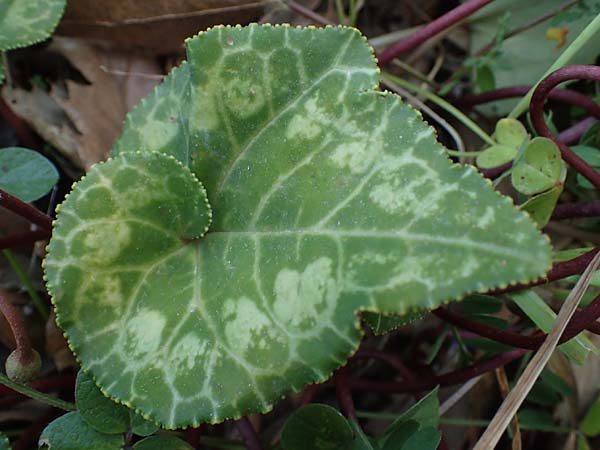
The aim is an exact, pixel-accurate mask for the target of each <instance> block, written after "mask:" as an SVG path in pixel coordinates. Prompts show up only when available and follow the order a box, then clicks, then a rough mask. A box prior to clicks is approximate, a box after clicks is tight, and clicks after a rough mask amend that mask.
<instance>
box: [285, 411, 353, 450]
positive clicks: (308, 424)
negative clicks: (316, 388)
mask: <svg viewBox="0 0 600 450" xmlns="http://www.w3.org/2000/svg"><path fill="white" fill-rule="evenodd" d="M353 440H354V433H353V432H352V428H351V427H350V425H349V424H348V421H347V420H346V419H345V418H344V416H342V415H341V414H340V413H339V412H338V411H337V410H336V409H334V408H332V407H331V406H327V405H320V404H313V405H307V406H304V407H303V408H300V409H298V410H297V411H296V412H294V414H292V415H291V416H290V418H289V419H288V420H287V422H286V423H285V426H284V427H283V431H282V433H281V445H282V447H283V449H284V450H305V449H307V448H310V449H313V450H344V449H346V448H348V446H349V445H350V443H351V442H352V441H353Z"/></svg>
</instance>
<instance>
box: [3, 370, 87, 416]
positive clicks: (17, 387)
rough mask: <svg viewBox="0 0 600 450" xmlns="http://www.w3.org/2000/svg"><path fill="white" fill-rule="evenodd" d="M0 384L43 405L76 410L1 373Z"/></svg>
mask: <svg viewBox="0 0 600 450" xmlns="http://www.w3.org/2000/svg"><path fill="white" fill-rule="evenodd" d="M0 384H3V385H4V386H6V387H7V388H10V389H12V390H13V391H15V392H18V393H19V394H23V395H26V396H27V397H29V398H32V399H34V400H37V401H38V402H42V403H45V404H47V405H50V406H53V407H55V408H58V409H63V410H65V411H74V410H75V409H76V407H75V405H74V404H73V403H69V402H65V401H64V400H61V399H59V398H56V397H52V396H51V395H48V394H44V393H43V392H40V391H36V390H35V389H32V388H30V387H28V386H25V385H24V384H20V383H16V382H14V381H12V380H11V379H10V378H8V377H7V376H6V375H4V374H3V373H0Z"/></svg>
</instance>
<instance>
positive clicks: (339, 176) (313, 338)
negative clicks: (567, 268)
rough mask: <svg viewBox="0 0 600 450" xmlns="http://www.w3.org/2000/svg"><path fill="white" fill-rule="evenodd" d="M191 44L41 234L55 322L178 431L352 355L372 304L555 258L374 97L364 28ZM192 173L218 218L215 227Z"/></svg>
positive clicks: (538, 271)
mask: <svg viewBox="0 0 600 450" xmlns="http://www.w3.org/2000/svg"><path fill="white" fill-rule="evenodd" d="M187 52H188V62H187V63H186V64H184V65H183V66H181V67H180V68H179V69H177V70H176V71H174V72H173V73H172V74H171V75H170V76H169V77H168V79H167V80H166V81H165V82H164V84H163V85H162V86H161V87H159V88H158V89H157V90H156V91H155V92H154V93H153V94H152V95H151V96H150V97H149V98H148V99H147V100H146V101H145V102H144V103H142V104H141V105H140V106H139V107H138V108H137V109H136V110H135V111H134V112H133V113H132V114H131V115H130V117H129V119H128V120H127V122H126V127H125V131H124V134H123V137H122V139H121V140H120V141H119V142H118V143H117V145H116V147H115V155H114V158H113V159H111V160H109V161H108V162H107V163H105V164H101V165H98V166H96V167H94V168H93V169H92V170H91V171H90V173H89V174H88V175H87V177H86V178H85V179H84V180H83V181H81V182H79V183H78V184H77V185H76V186H75V188H74V190H73V192H72V194H70V196H69V198H68V199H67V200H66V201H65V203H63V205H61V208H60V211H59V214H58V218H57V224H56V227H55V231H54V236H53V238H52V241H51V243H50V246H49V249H48V250H49V254H48V258H47V259H46V263H45V267H46V276H47V279H48V287H49V290H50V291H51V293H52V295H53V299H54V303H55V306H56V310H57V316H58V321H59V323H60V325H61V326H62V327H63V329H64V330H65V332H66V335H67V337H68V339H69V342H70V344H71V346H72V348H73V349H74V350H75V352H76V354H77V355H78V357H79V359H80V360H81V362H82V365H83V367H84V368H85V370H86V371H88V372H90V373H91V374H93V376H94V379H95V380H96V381H97V383H98V384H99V386H100V387H101V388H102V390H103V391H104V393H105V394H107V395H109V396H111V397H113V398H116V399H118V400H119V401H120V402H123V403H126V404H128V405H130V406H132V407H134V408H136V409H137V410H138V411H140V412H142V413H143V414H144V415H146V416H148V417H151V418H152V419H154V420H156V421H158V422H160V423H161V424H163V425H164V426H165V427H167V428H173V427H180V426H185V425H191V424H192V425H197V424H199V423H201V422H206V421H210V422H219V421H222V420H224V419H226V418H230V417H239V416H241V415H244V414H248V413H251V412H258V411H266V410H268V409H269V408H271V406H272V404H273V403H274V402H275V401H277V400H278V399H279V398H280V397H281V396H282V395H285V394H286V393H289V392H291V391H297V390H299V389H301V388H302V387H303V386H305V385H306V384H309V383H315V382H320V381H323V380H325V379H326V378H328V377H329V375H330V374H331V373H332V371H333V370H334V369H335V368H337V367H339V366H340V365H342V364H344V362H345V361H346V360H347V358H348V357H349V356H350V355H351V354H352V353H353V352H354V351H355V350H356V348H357V346H358V344H359V341H360V338H361V332H360V327H359V319H358V314H357V312H358V311H361V310H368V311H373V312H379V313H397V314H406V313H408V312H411V311H414V310H422V309H430V308H434V307H436V306H438V305H440V304H441V303H443V302H446V301H449V300H451V299H456V298H459V297H461V296H462V295H464V294H466V293H468V292H474V291H481V290H485V289H489V288H492V287H496V286H502V285H506V284H507V283H513V282H523V281H528V280H531V279H532V278H536V277H538V276H541V275H542V274H543V273H544V271H545V270H546V269H547V268H548V266H549V265H550V248H549V245H548V243H547V239H545V238H544V237H542V236H541V235H540V234H539V232H538V231H537V230H536V228H535V226H534V224H533V223H532V222H531V220H530V219H529V218H528V217H527V216H526V214H524V213H522V212H519V211H517V210H516V209H515V208H514V207H513V205H512V204H511V202H510V200H509V199H507V198H503V197H501V196H500V195H499V194H497V193H496V192H494V191H493V190H492V189H491V187H490V185H489V183H488V182H486V181H485V180H484V179H482V178H481V176H480V175H478V174H477V172H476V171H475V170H474V169H473V168H471V167H461V166H458V165H452V164H451V162H450V161H449V160H448V158H447V157H446V155H445V153H444V149H443V148H442V146H441V145H440V144H439V143H437V142H436V140H435V136H434V133H433V130H432V129H431V128H430V127H428V126H427V125H426V124H425V123H424V122H423V121H422V120H421V118H420V116H419V114H418V113H417V112H415V111H414V110H413V109H412V108H410V107H409V106H407V105H405V104H404V103H402V102H401V101H400V99H399V98H398V97H396V96H395V95H392V94H389V93H382V92H380V91H378V90H377V83H378V70H377V66H376V63H375V60H374V58H373V55H372V50H371V48H370V47H369V46H368V45H367V44H366V41H365V39H364V38H363V37H362V36H361V35H360V34H359V33H358V32H357V31H356V30H353V29H350V28H325V29H294V28H290V27H271V26H258V25H253V26H249V27H244V28H243V27H234V28H230V27H218V28H215V29H212V30H210V31H208V32H205V33H201V34H200V35H198V36H197V37H195V38H193V39H191V40H189V41H188V42H187ZM178 80H179V81H178ZM139 150H141V151H143V153H131V152H136V151H139ZM163 153H166V154H167V155H168V156H164V155H162V154H163ZM173 156H174V157H176V158H177V159H178V160H179V161H180V163H181V164H182V165H179V164H175V162H174V160H173V159H172V157H173ZM155 165H158V166H160V167H161V168H162V167H164V170H162V169H161V170H150V169H149V168H152V167H154V166H155ZM167 166H169V167H167ZM184 166H188V167H189V168H190V169H191V172H192V173H193V174H194V176H195V177H196V178H197V179H198V180H201V181H202V183H203V184H204V186H206V188H207V193H208V198H209V200H210V203H211V206H212V208H213V212H214V222H213V224H212V225H211V227H210V230H209V232H208V233H207V234H206V235H205V236H204V237H201V238H200V237H198V236H199V235H201V234H202V231H203V229H204V226H205V225H206V220H205V219H206V211H205V210H204V209H202V208H201V206H202V205H204V203H203V201H202V196H203V192H204V191H203V190H202V188H201V186H200V184H199V182H198V181H197V180H196V179H194V176H192V174H191V173H190V172H189V171H188V170H187V169H186V168H185V167H184ZM174 178H176V179H177V183H175V180H174ZM173 185H175V186H177V188H176V189H175V188H173ZM193 224H198V226H197V227H196V228H194V229H193V232H190V227H192V226H193Z"/></svg>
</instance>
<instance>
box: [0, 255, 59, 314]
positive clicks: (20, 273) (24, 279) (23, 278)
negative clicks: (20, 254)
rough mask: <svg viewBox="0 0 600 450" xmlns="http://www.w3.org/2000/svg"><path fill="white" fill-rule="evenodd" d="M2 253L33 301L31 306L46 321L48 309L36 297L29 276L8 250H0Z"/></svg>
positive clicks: (38, 297) (36, 294) (37, 296)
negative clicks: (33, 306)
mask: <svg viewBox="0 0 600 450" xmlns="http://www.w3.org/2000/svg"><path fill="white" fill-rule="evenodd" d="M2 253H3V254H4V256H5V258H6V259H7V260H8V263H9V264H10V265H11V267H12V268H13V270H14V271H15V273H16V274H17V277H18V278H19V281H20V282H21V284H22V285H23V287H24V288H25V289H26V290H27V293H28V294H29V296H30V297H31V300H33V304H34V305H35V307H36V308H37V310H38V311H39V313H40V314H41V315H42V317H43V318H44V319H45V320H48V317H50V308H48V305H46V303H45V302H44V301H43V300H42V299H41V298H40V296H39V295H38V293H37V291H36V290H35V288H34V287H33V283H32V282H31V279H30V278H29V275H27V273H26V272H25V270H23V268H22V267H21V264H19V261H17V258H15V255H13V253H12V252H11V251H10V250H8V249H5V250H2Z"/></svg>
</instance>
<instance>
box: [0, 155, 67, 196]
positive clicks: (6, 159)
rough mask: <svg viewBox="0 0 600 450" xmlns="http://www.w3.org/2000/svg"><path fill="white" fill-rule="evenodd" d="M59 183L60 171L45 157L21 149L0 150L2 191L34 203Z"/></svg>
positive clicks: (0, 185)
mask: <svg viewBox="0 0 600 450" xmlns="http://www.w3.org/2000/svg"><path fill="white" fill-rule="evenodd" d="M57 181H58V171H57V170H56V168H55V167H54V165H53V164H52V163H51V162H50V161H48V159H46V158H45V157H44V156H42V155H41V154H39V153H38V152H34V151H33V150H29V149H26V148H20V147H9V148H3V149H0V189H4V190H5V191H6V192H8V193H9V194H12V195H14V196H15V197H18V198H20V199H21V200H23V201H26V202H32V201H34V200H37V199H38V198H40V197H43V196H44V195H46V194H47V193H48V191H50V190H51V189H52V187H53V186H54V185H55V184H56V182H57Z"/></svg>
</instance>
